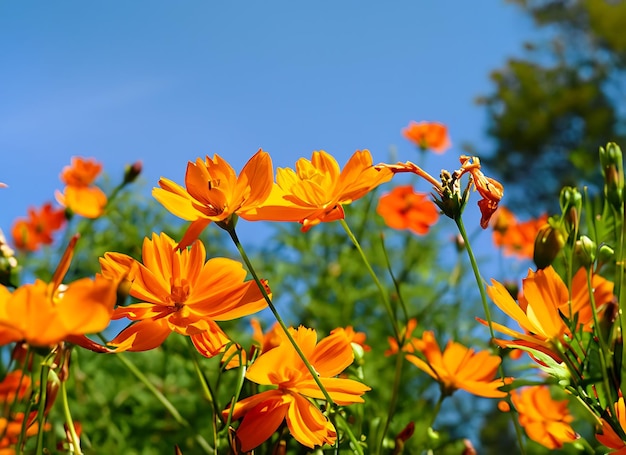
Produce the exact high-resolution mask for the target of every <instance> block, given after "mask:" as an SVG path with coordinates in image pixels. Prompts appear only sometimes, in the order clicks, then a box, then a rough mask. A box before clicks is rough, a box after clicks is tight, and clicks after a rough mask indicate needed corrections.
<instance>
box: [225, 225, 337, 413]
mask: <svg viewBox="0 0 626 455" xmlns="http://www.w3.org/2000/svg"><path fill="white" fill-rule="evenodd" d="M226 232H228V233H229V234H230V238H231V239H232V240H233V242H234V243H235V246H236V247H237V250H238V251H239V254H240V255H241V258H242V259H243V261H244V262H245V264H246V266H247V267H248V270H249V271H250V274H251V275H252V278H253V279H254V281H255V283H256V285H257V286H258V287H259V290H260V291H261V294H263V298H264V299H265V301H266V302H267V306H268V307H269V309H270V311H271V312H272V314H273V315H274V318H275V319H276V322H278V324H279V325H280V327H281V328H282V329H283V332H285V335H286V336H287V339H288V340H289V342H290V343H291V345H292V346H293V348H294V349H295V350H296V352H297V353H298V356H299V357H300V359H301V360H302V362H304V365H305V366H306V368H307V370H309V373H311V376H312V377H313V380H314V381H315V384H317V386H318V387H319V389H320V390H321V391H322V394H323V395H324V398H325V399H326V401H327V402H328V404H329V405H330V406H331V407H334V406H335V402H334V401H333V399H332V398H331V397H330V395H329V393H328V391H327V390H326V387H324V384H322V381H321V380H320V378H319V375H318V373H317V372H316V371H315V368H313V365H311V363H310V362H309V361H308V359H307V358H306V356H305V355H304V352H302V349H300V346H298V343H296V340H295V339H294V338H293V335H291V333H290V332H289V329H288V328H287V326H286V325H285V322H284V321H283V318H281V317H280V314H278V310H277V309H276V306H275V305H274V303H273V302H272V299H271V298H270V296H269V295H268V294H267V291H266V290H265V286H264V285H263V282H261V280H260V278H259V276H258V275H257V273H256V270H255V269H254V267H253V266H252V263H251V262H250V259H249V258H248V255H247V254H246V252H245V250H244V248H243V245H242V244H241V242H240V241H239V237H237V233H236V232H235V228H234V226H232V224H231V225H229V228H228V229H226Z"/></svg>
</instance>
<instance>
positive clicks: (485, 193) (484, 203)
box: [455, 155, 504, 229]
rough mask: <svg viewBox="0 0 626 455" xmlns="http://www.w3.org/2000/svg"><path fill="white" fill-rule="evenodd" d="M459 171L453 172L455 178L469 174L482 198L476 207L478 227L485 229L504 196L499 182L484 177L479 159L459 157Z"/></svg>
mask: <svg viewBox="0 0 626 455" xmlns="http://www.w3.org/2000/svg"><path fill="white" fill-rule="evenodd" d="M460 160H461V169H459V170H458V171H456V172H455V174H456V177H457V178H460V177H461V176H462V175H463V174H465V173H469V174H470V175H471V176H472V183H473V184H474V187H475V188H476V191H478V193H479V194H480V195H481V196H482V199H481V200H480V201H478V207H479V208H480V213H481V214H482V218H481V220H480V226H481V227H482V228H483V229H487V226H488V225H489V220H490V219H491V216H492V215H493V214H494V212H495V211H496V210H497V208H498V204H499V203H500V200H501V199H502V196H503V195H504V187H503V186H502V184H501V183H500V182H498V181H497V180H495V179H492V178H491V177H486V176H485V175H484V174H483V173H482V171H481V168H480V159H478V157H475V156H465V155H461V158H460Z"/></svg>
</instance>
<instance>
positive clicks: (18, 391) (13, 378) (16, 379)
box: [0, 370, 30, 403]
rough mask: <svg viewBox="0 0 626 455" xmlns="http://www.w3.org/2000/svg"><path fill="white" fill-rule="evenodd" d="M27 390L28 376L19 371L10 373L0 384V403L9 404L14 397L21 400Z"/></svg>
mask: <svg viewBox="0 0 626 455" xmlns="http://www.w3.org/2000/svg"><path fill="white" fill-rule="evenodd" d="M29 388H30V376H27V375H25V374H24V372H23V371H21V370H17V371H11V372H10V373H7V375H6V376H5V377H4V379H3V380H2V382H0V402H2V403H11V402H12V401H13V400H15V397H17V399H18V400H21V399H22V398H24V395H25V394H26V391H27V390H28V389H29Z"/></svg>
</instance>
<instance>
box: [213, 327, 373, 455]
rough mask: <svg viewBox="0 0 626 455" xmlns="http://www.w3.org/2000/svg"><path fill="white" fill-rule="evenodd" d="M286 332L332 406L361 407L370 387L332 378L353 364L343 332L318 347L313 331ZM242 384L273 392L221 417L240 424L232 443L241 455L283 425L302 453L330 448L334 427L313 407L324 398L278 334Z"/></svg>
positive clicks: (304, 329) (224, 412)
mask: <svg viewBox="0 0 626 455" xmlns="http://www.w3.org/2000/svg"><path fill="white" fill-rule="evenodd" d="M289 330H290V333H291V334H292V336H293V338H294V339H295V341H296V343H297V344H298V346H299V347H300V349H301V350H302V352H303V353H304V355H305V357H306V358H307V360H308V361H309V362H310V363H311V365H312V366H313V368H314V369H315V371H316V372H317V373H318V377H319V380H320V381H321V383H322V384H323V386H324V388H325V389H326V391H327V392H328V394H329V395H330V397H331V398H332V399H333V400H334V402H335V403H337V404H339V405H347V404H351V403H361V402H363V399H362V398H361V395H363V394H364V393H365V392H366V391H368V390H369V387H367V386H366V385H364V384H361V383H360V382H357V381H354V380H352V379H343V378H336V377H335V376H337V375H338V374H339V373H341V372H342V371H343V370H344V369H345V368H347V367H348V365H350V364H351V363H352V361H353V359H354V356H353V353H352V348H351V347H350V342H349V340H348V338H347V337H346V336H345V333H344V332H343V331H338V332H335V333H333V334H331V335H329V336H328V337H326V338H324V339H323V340H321V341H319V342H317V334H316V332H315V330H313V329H307V328H304V327H300V328H298V329H297V330H296V329H289ZM246 378H248V379H249V380H250V381H252V382H255V383H257V384H261V385H267V386H274V387H275V388H273V389H271V390H267V391H265V392H261V393H258V394H256V395H253V396H251V397H248V398H244V399H243V400H241V401H239V402H238V403H236V404H235V406H234V407H233V409H232V410H231V409H226V410H224V411H223V412H222V417H223V418H224V419H226V418H228V415H229V414H230V413H231V412H232V419H233V420H239V419H242V418H243V420H242V421H241V424H240V425H239V428H238V429H237V439H238V440H239V441H240V442H241V450H242V451H243V452H247V451H249V450H252V449H254V448H255V447H257V446H259V445H260V444H261V443H263V442H264V441H265V440H267V439H268V438H269V437H270V436H271V435H272V434H273V433H274V432H275V431H276V430H277V429H278V427H279V426H280V424H281V423H282V422H283V421H284V420H286V421H287V427H288V428H289V431H290V432H291V434H292V435H293V437H294V438H295V439H296V440H297V441H298V442H300V443H301V444H303V445H305V446H307V447H310V448H313V447H315V446H321V445H323V444H333V443H334V442H335V439H336V433H335V429H334V428H333V425H332V424H331V423H330V422H329V421H328V419H327V418H326V417H325V416H324V414H322V412H321V411H320V410H319V409H318V408H317V406H316V405H315V404H314V401H313V400H316V399H317V400H320V399H324V395H323V393H322V391H321V390H320V389H319V387H318V386H317V384H316V383H315V381H314V380H313V378H312V377H311V373H310V372H309V370H308V369H307V367H306V366H305V365H304V362H302V359H301V358H300V357H299V356H298V354H297V352H296V350H295V349H294V347H293V346H292V345H291V343H290V342H289V340H288V339H287V337H286V335H284V334H283V337H282V341H281V343H280V345H279V346H276V347H274V348H273V349H271V350H269V351H267V352H264V353H263V354H261V355H260V356H259V357H258V358H257V359H256V361H255V362H254V363H253V364H252V366H250V368H249V369H248V371H247V373H246Z"/></svg>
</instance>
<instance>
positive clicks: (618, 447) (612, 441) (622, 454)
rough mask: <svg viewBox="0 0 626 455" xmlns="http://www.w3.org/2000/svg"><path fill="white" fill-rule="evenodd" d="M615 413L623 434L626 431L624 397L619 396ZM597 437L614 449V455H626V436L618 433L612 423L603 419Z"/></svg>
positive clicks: (604, 444)
mask: <svg viewBox="0 0 626 455" xmlns="http://www.w3.org/2000/svg"><path fill="white" fill-rule="evenodd" d="M615 415H616V416H617V420H618V421H619V423H620V426H621V431H622V434H624V433H626V406H625V405H624V397H619V399H618V400H617V403H615ZM596 439H597V440H598V442H599V443H600V444H602V445H603V446H606V447H608V448H609V449H613V450H612V451H611V452H609V453H611V454H613V455H626V442H624V441H625V438H624V437H622V436H620V435H618V434H617V432H616V431H615V430H614V429H613V428H612V427H611V425H610V424H609V423H608V422H607V421H606V420H604V419H602V427H601V428H600V432H599V433H597V434H596Z"/></svg>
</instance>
